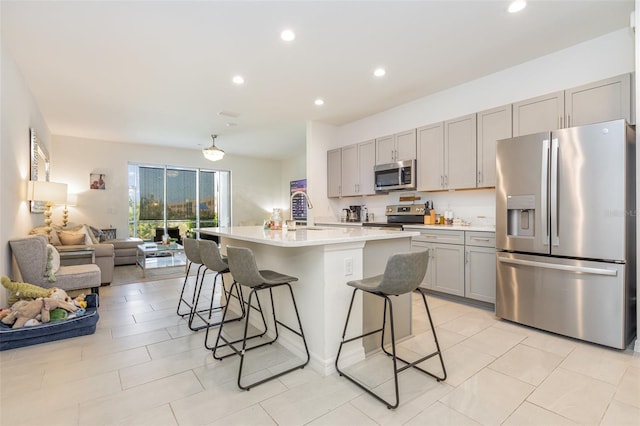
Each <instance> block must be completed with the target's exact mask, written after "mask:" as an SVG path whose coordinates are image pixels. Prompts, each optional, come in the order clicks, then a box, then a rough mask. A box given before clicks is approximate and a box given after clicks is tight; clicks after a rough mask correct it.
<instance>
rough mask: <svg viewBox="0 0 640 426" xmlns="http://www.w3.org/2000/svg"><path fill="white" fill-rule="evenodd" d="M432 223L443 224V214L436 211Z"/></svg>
mask: <svg viewBox="0 0 640 426" xmlns="http://www.w3.org/2000/svg"><path fill="white" fill-rule="evenodd" d="M434 225H444V216H443V215H442V214H440V213H436V221H435V223H434Z"/></svg>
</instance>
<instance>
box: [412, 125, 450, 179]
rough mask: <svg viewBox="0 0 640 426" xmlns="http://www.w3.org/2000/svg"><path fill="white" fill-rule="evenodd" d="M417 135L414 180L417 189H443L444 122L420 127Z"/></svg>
mask: <svg viewBox="0 0 640 426" xmlns="http://www.w3.org/2000/svg"><path fill="white" fill-rule="evenodd" d="M417 137H418V142H417V145H418V146H417V150H418V152H417V153H418V159H417V161H416V168H417V170H416V180H417V188H418V191H438V190H441V189H444V188H443V176H444V123H442V122H440V123H437V124H432V125H430V126H424V127H420V128H419V129H418V131H417Z"/></svg>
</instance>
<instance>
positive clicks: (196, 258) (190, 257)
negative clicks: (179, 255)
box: [176, 238, 207, 322]
mask: <svg viewBox="0 0 640 426" xmlns="http://www.w3.org/2000/svg"><path fill="white" fill-rule="evenodd" d="M183 245H184V254H185V255H186V256H187V271H186V273H185V276H184V282H183V283H182V291H180V300H178V308H177V309H176V314H178V315H180V316H181V317H186V316H187V315H189V318H191V316H192V313H191V311H192V309H193V307H194V305H195V300H196V293H197V291H198V280H199V279H200V274H201V273H202V276H203V278H204V274H205V273H206V272H207V269H206V266H205V265H204V264H203V263H202V259H201V258H200V247H199V246H198V240H196V239H194V238H185V239H184V241H183ZM193 265H198V271H197V273H196V280H195V284H194V286H193V293H192V294H191V298H190V299H189V296H188V294H187V295H185V291H186V289H187V281H188V280H189V272H190V271H191V267H192V266H193ZM202 268H204V271H202V272H201V270H202ZM183 306H186V307H187V308H188V309H187V310H184V311H180V308H182V307H183ZM190 322H191V321H190Z"/></svg>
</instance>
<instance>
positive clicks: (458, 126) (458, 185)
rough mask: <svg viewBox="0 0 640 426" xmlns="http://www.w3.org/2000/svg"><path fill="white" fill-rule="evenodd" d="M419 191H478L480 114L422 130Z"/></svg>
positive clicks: (420, 130)
mask: <svg viewBox="0 0 640 426" xmlns="http://www.w3.org/2000/svg"><path fill="white" fill-rule="evenodd" d="M417 135H418V142H417V146H418V148H417V149H418V160H417V164H416V167H417V175H416V179H417V181H418V185H417V189H418V191H438V190H443V189H463V188H475V187H476V114H470V115H466V116H464V117H460V118H456V119H454V120H447V121H445V122H443V123H437V124H432V125H429V126H424V127H420V128H419V129H418V130H417Z"/></svg>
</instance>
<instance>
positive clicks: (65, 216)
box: [62, 194, 78, 227]
mask: <svg viewBox="0 0 640 426" xmlns="http://www.w3.org/2000/svg"><path fill="white" fill-rule="evenodd" d="M77 205H78V194H67V199H66V201H65V202H64V210H62V226H63V227H66V226H67V223H69V209H68V207H69V206H77Z"/></svg>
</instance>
